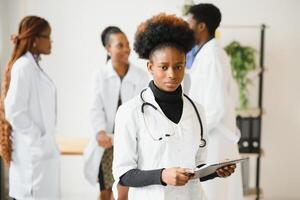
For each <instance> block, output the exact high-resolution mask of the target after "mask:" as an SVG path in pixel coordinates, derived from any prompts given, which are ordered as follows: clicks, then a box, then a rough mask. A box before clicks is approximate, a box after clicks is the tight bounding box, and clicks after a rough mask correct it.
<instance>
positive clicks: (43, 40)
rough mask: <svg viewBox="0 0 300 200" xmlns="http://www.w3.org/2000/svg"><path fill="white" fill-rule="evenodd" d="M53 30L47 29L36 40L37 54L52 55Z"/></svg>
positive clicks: (35, 49) (35, 48)
mask: <svg viewBox="0 0 300 200" xmlns="http://www.w3.org/2000/svg"><path fill="white" fill-rule="evenodd" d="M51 43H52V41H51V28H50V27H49V28H46V29H45V30H44V31H42V32H41V33H40V34H39V35H38V36H37V37H36V39H35V46H34V47H33V48H34V51H35V52H36V53H37V54H46V55H47V54H50V53H51Z"/></svg>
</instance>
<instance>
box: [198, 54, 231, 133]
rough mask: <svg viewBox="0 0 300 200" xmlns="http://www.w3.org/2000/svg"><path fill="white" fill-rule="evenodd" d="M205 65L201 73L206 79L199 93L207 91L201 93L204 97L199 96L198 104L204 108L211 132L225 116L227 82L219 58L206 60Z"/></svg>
mask: <svg viewBox="0 0 300 200" xmlns="http://www.w3.org/2000/svg"><path fill="white" fill-rule="evenodd" d="M203 65H204V66H205V69H204V71H202V72H201V73H204V75H203V76H205V77H204V78H203V80H204V81H203V82H202V83H201V84H199V85H200V86H199V88H198V89H199V90H198V91H197V93H200V91H205V92H204V93H201V94H202V96H198V98H199V99H200V101H198V102H199V103H201V105H202V106H203V107H204V110H205V114H206V120H207V129H208V132H210V131H211V130H212V129H214V128H215V127H216V126H217V125H218V124H219V123H220V122H221V120H222V119H223V118H224V115H225V109H226V108H225V81H224V72H223V66H222V62H221V60H220V59H219V58H218V57H217V56H215V57H213V58H212V59H208V60H206V61H205V63H204V64H203ZM196 67H197V66H196ZM196 100H197V99H196Z"/></svg>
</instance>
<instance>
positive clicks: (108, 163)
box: [98, 147, 114, 191]
mask: <svg viewBox="0 0 300 200" xmlns="http://www.w3.org/2000/svg"><path fill="white" fill-rule="evenodd" d="M112 161H113V147H111V148H108V149H105V151H104V153H103V157H102V160H101V163H100V167H99V175H98V179H99V184H100V191H102V190H107V189H111V188H112V185H113V183H114V178H113V175H112Z"/></svg>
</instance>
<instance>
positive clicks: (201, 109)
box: [185, 95, 205, 118]
mask: <svg viewBox="0 0 300 200" xmlns="http://www.w3.org/2000/svg"><path fill="white" fill-rule="evenodd" d="M185 97H186V99H187V101H188V102H189V103H193V104H194V105H193V107H194V106H195V107H194V109H195V108H196V109H197V112H198V113H199V115H200V117H201V118H205V111H204V107H203V106H202V105H201V104H200V103H198V102H196V101H195V100H193V99H192V98H191V97H189V96H187V95H185Z"/></svg>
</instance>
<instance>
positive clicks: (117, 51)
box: [106, 33, 130, 64]
mask: <svg viewBox="0 0 300 200" xmlns="http://www.w3.org/2000/svg"><path fill="white" fill-rule="evenodd" d="M106 50H107V52H108V55H109V56H110V57H111V59H112V61H115V62H118V63H123V64H128V57H129V54H130V47H129V42H128V40H127V37H126V36H125V35H124V34H123V33H116V34H112V35H111V36H110V38H109V44H108V45H107V47H106Z"/></svg>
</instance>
